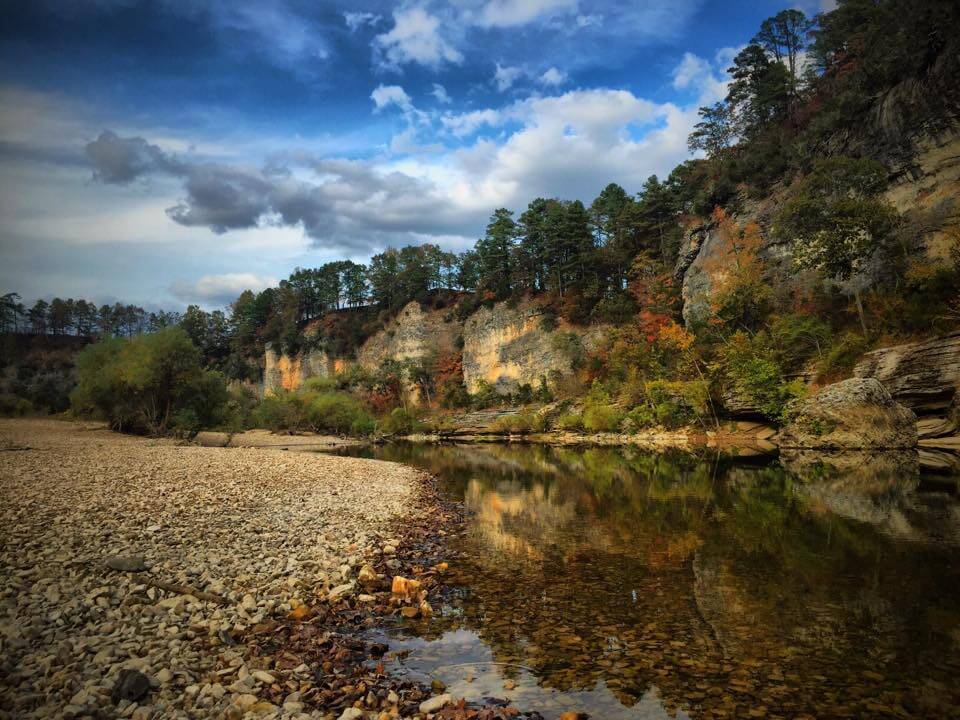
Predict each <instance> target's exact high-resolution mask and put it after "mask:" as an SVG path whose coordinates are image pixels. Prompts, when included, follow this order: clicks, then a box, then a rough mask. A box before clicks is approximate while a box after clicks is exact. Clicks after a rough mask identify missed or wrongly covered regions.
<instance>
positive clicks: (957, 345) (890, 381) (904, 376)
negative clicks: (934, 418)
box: [853, 330, 960, 414]
mask: <svg viewBox="0 0 960 720" xmlns="http://www.w3.org/2000/svg"><path fill="white" fill-rule="evenodd" d="M853 374H854V375H855V376H856V377H860V378H868V377H869V378H876V379H877V380H879V381H880V382H882V383H883V385H884V387H886V388H887V390H889V391H890V394H891V395H892V396H893V398H894V399H895V400H896V401H897V402H899V403H902V404H904V405H906V406H907V407H909V408H911V409H912V410H915V411H916V412H917V413H918V414H923V413H930V412H937V411H943V410H945V409H947V408H949V407H950V403H951V401H952V400H953V399H954V398H955V397H957V396H958V395H960V392H958V390H960V330H958V331H957V332H954V333H950V334H949V335H943V336H941V337H937V338H933V339H932V340H925V341H923V342H917V343H908V344H906V345H894V346H892V347H885V348H880V349H879V350H874V351H873V352H869V353H867V354H866V355H864V356H863V359H862V360H860V362H859V363H857V365H856V367H855V368H854V369H853Z"/></svg>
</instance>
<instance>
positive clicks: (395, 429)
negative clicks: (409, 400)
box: [377, 408, 423, 435]
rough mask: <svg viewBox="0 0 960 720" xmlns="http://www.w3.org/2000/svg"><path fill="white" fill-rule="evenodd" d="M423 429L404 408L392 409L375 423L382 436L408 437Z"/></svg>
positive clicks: (414, 416) (415, 418)
mask: <svg viewBox="0 0 960 720" xmlns="http://www.w3.org/2000/svg"><path fill="white" fill-rule="evenodd" d="M421 429H423V425H422V424H421V423H420V421H419V420H418V419H417V417H416V415H414V414H413V413H412V412H410V411H409V410H407V409H405V408H394V409H393V410H392V411H391V412H390V414H389V415H387V416H386V417H384V418H382V419H381V420H380V422H379V423H377V430H379V431H380V432H381V433H383V434H384V435H409V434H410V433H413V432H416V431H418V430H421Z"/></svg>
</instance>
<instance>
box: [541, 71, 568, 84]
mask: <svg viewBox="0 0 960 720" xmlns="http://www.w3.org/2000/svg"><path fill="white" fill-rule="evenodd" d="M537 81H538V82H539V83H540V84H541V85H552V86H557V85H563V83H565V82H566V81H567V74H566V73H565V72H562V71H561V70H557V68H555V67H552V68H550V69H548V70H547V71H546V72H544V73H543V74H542V75H541V76H540V77H539V78H537Z"/></svg>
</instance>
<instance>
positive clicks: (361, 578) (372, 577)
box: [357, 565, 378, 586]
mask: <svg viewBox="0 0 960 720" xmlns="http://www.w3.org/2000/svg"><path fill="white" fill-rule="evenodd" d="M377 579H378V578H377V571H376V570H374V569H373V566H372V565H364V566H363V567H362V568H360V572H359V573H357V581H358V582H359V583H360V584H361V585H365V586H366V585H373V584H374V583H376V582H377Z"/></svg>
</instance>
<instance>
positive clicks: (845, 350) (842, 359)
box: [820, 332, 871, 380]
mask: <svg viewBox="0 0 960 720" xmlns="http://www.w3.org/2000/svg"><path fill="white" fill-rule="evenodd" d="M870 347H871V343H870V341H869V340H867V338H865V337H864V336H863V335H860V334H859V333H854V332H848V333H845V334H844V335H843V336H842V337H841V338H840V340H839V341H838V342H837V343H836V345H834V346H833V347H831V348H830V349H829V350H828V351H827V354H826V356H825V357H824V358H823V361H822V362H821V363H820V377H821V378H823V379H829V380H834V379H840V378H841V377H844V376H846V375H849V374H850V373H851V371H852V370H853V366H854V365H856V364H857V360H859V359H860V358H861V357H863V354H864V353H866V352H867V351H868V350H870Z"/></svg>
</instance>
